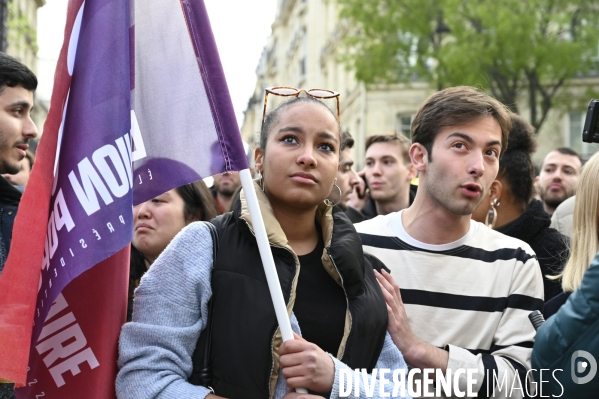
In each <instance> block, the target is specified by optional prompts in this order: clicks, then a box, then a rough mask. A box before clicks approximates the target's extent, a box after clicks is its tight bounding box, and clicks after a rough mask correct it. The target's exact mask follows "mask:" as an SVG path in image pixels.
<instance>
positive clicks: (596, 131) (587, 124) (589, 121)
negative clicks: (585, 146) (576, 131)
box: [582, 100, 599, 143]
mask: <svg viewBox="0 0 599 399" xmlns="http://www.w3.org/2000/svg"><path fill="white" fill-rule="evenodd" d="M582 141H584V142H585V143H599V100H591V102H590V103H589V109H588V110H587V116H586V118H585V120H584V128H583V129H582Z"/></svg>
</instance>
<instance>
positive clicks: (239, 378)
mask: <svg viewBox="0 0 599 399" xmlns="http://www.w3.org/2000/svg"><path fill="white" fill-rule="evenodd" d="M301 91H304V90H298V89H292V88H286V87H276V88H271V89H267V91H266V97H265V103H264V110H265V114H264V116H263V125H262V130H261V134H260V148H258V149H257V150H256V161H255V164H256V170H257V171H258V172H259V173H260V174H261V177H260V179H259V180H258V181H256V182H255V183H254V184H255V188H256V194H257V196H258V203H259V207H260V211H261V213H262V216H263V220H264V225H265V227H266V232H267V235H268V242H269V246H270V250H271V251H272V255H273V258H274V263H275V266H276V272H277V274H278V279H279V282H280V287H281V289H282V293H283V297H284V300H285V304H286V312H287V313H288V314H290V319H291V327H292V329H293V331H294V332H295V333H296V334H297V335H296V339H295V340H289V341H287V340H286V339H285V336H284V335H285V331H283V336H281V330H283V325H281V329H279V328H278V323H277V317H276V316H275V308H274V307H273V304H272V302H271V300H270V294H269V291H268V286H267V283H266V280H267V277H266V276H265V272H264V269H263V268H262V262H261V260H260V253H259V249H258V245H257V243H256V234H255V231H254V227H255V226H256V221H255V220H252V219H251V217H250V216H249V212H248V206H250V205H248V201H247V200H246V194H245V192H244V191H246V190H244V191H242V193H241V195H240V200H239V201H237V202H236V204H235V205H234V206H233V210H232V212H229V213H227V214H225V215H222V216H220V217H218V218H216V219H214V220H213V221H212V222H211V223H204V222H195V223H192V224H190V225H189V226H187V227H186V228H185V229H183V230H182V231H181V232H180V233H179V234H178V235H177V236H176V237H175V238H174V239H173V241H172V242H171V243H170V244H169V246H168V247H167V248H166V249H165V250H164V252H163V253H162V254H161V255H160V256H159V257H158V258H157V259H156V261H155V262H154V264H153V266H152V268H150V270H149V271H148V273H147V274H146V275H145V276H144V277H143V279H142V281H141V284H140V286H139V288H138V289H137V290H136V292H135V302H134V311H133V321H132V322H131V323H127V324H126V325H125V326H124V327H123V330H122V332H121V337H120V344H119V368H120V371H119V374H118V376H117V381H116V388H117V396H118V397H120V398H154V397H159V398H191V397H199V398H203V397H208V398H215V397H228V398H277V399H279V398H282V397H285V398H286V399H287V398H291V397H296V398H300V397H301V398H310V397H314V396H312V395H308V394H299V393H295V392H288V391H289V390H290V389H291V390H293V389H297V388H300V387H301V388H307V389H308V390H310V391H311V392H313V393H315V394H317V395H320V396H323V395H324V396H326V397H331V398H336V397H339V394H340V391H339V388H340V387H339V382H340V374H341V370H343V369H345V370H347V369H352V370H353V369H367V370H368V371H369V372H370V371H371V370H372V369H374V368H385V369H391V370H394V369H404V370H405V369H406V365H405V362H404V361H403V357H402V355H401V353H400V352H399V350H398V349H397V348H396V347H395V345H394V344H393V343H392V341H391V339H390V337H389V335H388V333H387V332H386V328H387V308H386V305H385V300H384V298H383V295H382V293H381V291H380V288H379V286H378V283H377V280H376V278H375V277H374V272H373V269H375V268H376V269H379V270H380V269H381V268H383V267H384V266H383V265H382V263H381V262H380V261H378V260H377V259H376V258H374V257H372V256H369V255H364V254H363V253H362V245H361V242H360V239H359V237H358V235H357V233H356V231H355V230H354V228H353V225H352V224H351V222H350V221H349V220H348V219H347V217H346V216H345V215H344V213H343V211H341V210H340V209H339V208H338V207H335V206H334V202H335V201H336V200H338V199H339V196H340V192H339V190H338V187H337V186H336V185H335V175H336V172H337V169H338V166H339V154H340V151H341V150H342V148H343V143H342V140H341V129H340V126H339V94H338V93H336V92H332V91H329V90H308V91H305V93H306V94H307V96H306V97H299V94H300V92H301ZM268 94H274V95H281V96H293V97H295V98H293V99H291V100H290V101H287V102H285V103H283V104H281V105H280V106H278V107H277V108H275V109H274V110H273V111H271V112H270V113H269V114H268V115H266V101H267V98H268ZM324 98H331V99H332V98H335V99H336V100H337V118H335V115H334V114H333V113H332V112H331V111H330V109H328V108H327V106H326V105H325V104H324V103H323V102H321V101H320V100H319V99H324ZM213 243H214V245H213ZM275 306H276V305H275ZM287 335H288V333H287ZM300 335H301V336H300ZM284 339H285V340H286V342H284V343H283V340H284ZM406 372H407V371H406ZM207 374H210V378H207ZM352 374H353V371H352ZM369 378H370V377H369ZM373 382H374V384H375V385H374V386H375V389H374V393H375V396H374V397H376V395H378V393H379V392H382V389H379V386H378V384H379V381H378V380H375V381H373ZM360 384H362V382H360ZM390 384H392V382H391V383H390ZM369 385H370V384H369ZM391 388H392V386H391ZM356 390H359V392H357V395H356V392H354V390H353V389H352V391H351V393H350V396H349V397H365V396H366V395H365V391H364V387H363V386H359V387H358V388H357V389H356ZM385 392H386V393H389V392H391V389H390V388H387V389H386V390H385ZM352 395H354V396H352ZM371 397H372V396H371Z"/></svg>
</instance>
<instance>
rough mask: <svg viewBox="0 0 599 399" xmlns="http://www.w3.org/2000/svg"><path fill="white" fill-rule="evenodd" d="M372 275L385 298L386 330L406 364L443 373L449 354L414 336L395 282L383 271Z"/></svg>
mask: <svg viewBox="0 0 599 399" xmlns="http://www.w3.org/2000/svg"><path fill="white" fill-rule="evenodd" d="M374 274H375V276H376V279H377V280H378V282H379V285H380V287H381V291H382V292H383V296H384V297H385V302H387V313H388V315H389V325H388V327H387V329H388V330H389V334H390V335H391V339H392V340H393V343H394V344H395V346H397V348H398V349H399V350H400V352H401V353H402V354H403V356H404V358H405V360H406V362H407V363H408V364H409V365H411V366H412V367H416V368H438V369H441V370H442V372H443V373H445V370H446V369H447V362H448V361H449V353H448V352H446V351H444V350H442V349H439V348H436V347H434V346H432V345H430V344H427V343H426V342H424V341H421V340H420V339H418V337H417V336H416V335H414V333H413V332H412V328H411V327H410V323H409V321H408V315H407V314H406V309H405V307H404V304H403V301H402V300H401V294H400V292H399V286H398V285H397V282H395V280H394V279H393V277H391V275H390V274H389V273H387V272H386V271H385V270H383V272H382V273H379V272H378V271H376V270H375V271H374Z"/></svg>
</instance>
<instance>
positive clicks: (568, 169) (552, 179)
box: [535, 147, 582, 215]
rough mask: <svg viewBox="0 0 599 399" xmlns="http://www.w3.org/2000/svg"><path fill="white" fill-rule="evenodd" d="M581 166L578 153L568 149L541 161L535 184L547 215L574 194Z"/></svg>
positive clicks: (562, 149)
mask: <svg viewBox="0 0 599 399" xmlns="http://www.w3.org/2000/svg"><path fill="white" fill-rule="evenodd" d="M581 166H582V159H581V158H580V156H579V155H578V153H577V152H576V151H574V150H573V149H571V148H568V147H560V148H557V149H555V150H553V151H551V152H550V153H549V154H547V156H546V157H545V159H544V160H543V163H542V164H541V171H540V172H539V176H537V178H536V179H535V184H536V188H537V192H538V194H539V196H540V198H541V201H543V209H544V210H545V212H547V213H548V214H549V215H552V214H553V212H554V211H555V208H557V206H558V205H559V204H561V203H562V202H563V201H564V200H566V199H567V198H570V197H571V196H573V195H574V194H576V185H577V183H578V173H579V172H580V167H581Z"/></svg>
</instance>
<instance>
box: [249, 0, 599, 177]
mask: <svg viewBox="0 0 599 399" xmlns="http://www.w3.org/2000/svg"><path fill="white" fill-rule="evenodd" d="M346 30H347V24H346V23H345V21H343V20H340V19H339V17H338V8H337V4H336V2H334V1H330V0H279V1H278V3H277V13H276V19H275V21H274V23H273V24H272V34H271V36H270V38H269V40H268V43H267V45H266V46H265V48H264V50H263V53H262V56H261V59H260V62H259V65H258V67H257V68H256V75H257V82H256V87H255V90H254V93H253V95H252V97H251V98H250V100H249V102H248V106H247V108H246V110H245V113H244V114H245V115H244V122H243V125H242V127H241V133H242V137H243V139H244V140H246V141H247V142H248V143H250V145H251V146H252V147H255V146H256V145H257V143H258V136H259V132H260V127H261V123H262V115H263V107H264V89H265V88H267V87H272V86H289V87H295V88H303V89H312V88H319V89H329V90H334V91H338V92H340V93H341V97H340V101H341V126H342V128H343V129H345V130H347V131H349V132H350V133H351V134H352V136H353V137H354V139H355V142H356V144H355V145H354V148H353V153H354V157H355V159H356V164H357V167H358V168H361V167H362V166H363V160H364V152H365V151H364V144H365V141H366V138H367V137H368V136H370V135H374V134H393V133H398V134H405V135H407V136H408V137H409V132H410V124H411V120H412V118H413V116H414V114H415V113H416V111H417V110H418V107H419V105H420V104H421V103H422V102H423V101H424V100H425V99H426V98H427V97H428V96H429V95H430V94H432V93H433V92H434V91H435V89H434V88H433V87H431V86H430V85H429V84H428V83H425V82H418V81H415V82H411V83H408V84H395V85H380V86H377V85H368V86H367V85H365V84H364V83H361V82H358V81H357V80H356V79H355V77H354V73H353V71H350V70H348V69H347V67H346V65H344V64H342V63H341V62H340V61H339V59H338V51H337V49H338V46H339V45H340V40H341V38H342V37H343V35H344V34H345V32H346ZM589 85H592V86H593V87H596V88H597V89H599V77H595V78H592V79H579V80H576V81H574V82H572V84H570V85H569V86H568V87H567V88H566V89H564V90H569V91H570V92H571V93H572V97H575V98H584V93H583V89H584V88H588V87H589ZM589 100H590V98H589ZM280 101H281V98H276V96H272V95H269V97H268V107H267V111H268V110H271V109H272V108H273V107H274V106H275V105H276V104H277V103H279V102H280ZM325 101H326V102H327V103H328V102H329V101H330V102H331V103H330V104H328V105H329V106H330V107H331V109H333V110H335V107H336V104H335V103H334V102H333V101H334V100H325ZM522 103H523V104H525V98H523V102H522ZM583 103H584V102H581V103H580V104H566V105H564V106H562V107H561V108H556V109H555V110H553V111H551V113H550V115H549V116H548V119H547V122H546V123H545V124H544V125H543V127H542V129H541V131H540V132H539V136H538V137H539V140H538V141H539V148H538V151H537V153H536V154H535V156H534V157H533V159H534V160H535V161H536V162H540V161H541V160H542V159H543V157H544V156H545V154H546V153H547V152H549V151H550V150H552V149H553V148H556V147H560V146H571V147H573V148H575V149H577V150H579V151H581V152H582V153H583V154H584V155H587V156H588V155H589V154H592V153H594V152H595V151H596V150H597V148H595V146H592V145H583V144H582V141H581V139H580V137H581V133H578V132H577V131H578V130H580V132H581V131H582V125H581V124H583V123H584V119H583V118H584V113H585V112H586V104H584V105H583ZM586 103H587V104H588V101H586ZM522 115H523V117H524V118H526V117H527V115H528V111H527V110H526V109H523V110H522ZM581 115H582V116H581ZM581 119H582V122H581Z"/></svg>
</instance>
